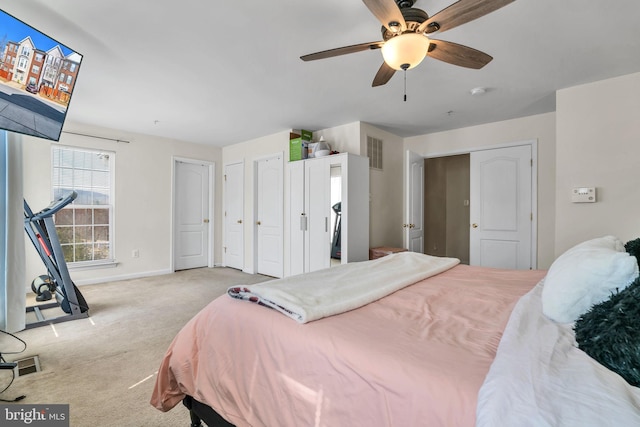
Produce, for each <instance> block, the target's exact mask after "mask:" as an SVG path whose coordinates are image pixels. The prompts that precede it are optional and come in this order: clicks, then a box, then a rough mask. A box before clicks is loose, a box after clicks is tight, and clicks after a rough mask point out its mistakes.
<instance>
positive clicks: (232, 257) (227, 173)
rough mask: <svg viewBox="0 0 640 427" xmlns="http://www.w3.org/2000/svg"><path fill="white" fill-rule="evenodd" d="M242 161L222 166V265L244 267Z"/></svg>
mask: <svg viewBox="0 0 640 427" xmlns="http://www.w3.org/2000/svg"><path fill="white" fill-rule="evenodd" d="M243 218H244V163H233V164H230V165H226V166H225V168H224V265H225V266H227V267H232V268H237V269H240V270H242V269H243V268H244V224H243V222H244V221H243Z"/></svg>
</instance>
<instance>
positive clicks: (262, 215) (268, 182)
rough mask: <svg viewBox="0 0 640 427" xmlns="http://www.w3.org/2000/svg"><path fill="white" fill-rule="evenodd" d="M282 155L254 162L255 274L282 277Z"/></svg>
mask: <svg viewBox="0 0 640 427" xmlns="http://www.w3.org/2000/svg"><path fill="white" fill-rule="evenodd" d="M282 182H283V177H282V157H281V156H276V157H271V158H269V159H263V160H260V161H258V176H257V191H258V194H257V198H258V206H257V211H258V220H257V221H256V227H257V252H258V273H259V274H265V275H267V276H273V277H282V274H283V270H284V265H283V236H282V234H283V233H282V230H283V224H282V223H283V215H284V212H283V206H282V204H283V194H282V193H283V184H282Z"/></svg>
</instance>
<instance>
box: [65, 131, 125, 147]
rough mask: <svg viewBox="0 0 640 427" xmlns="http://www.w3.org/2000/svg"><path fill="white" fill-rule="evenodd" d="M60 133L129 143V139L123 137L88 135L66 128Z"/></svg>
mask: <svg viewBox="0 0 640 427" xmlns="http://www.w3.org/2000/svg"><path fill="white" fill-rule="evenodd" d="M62 133H68V134H70V135H79V136H86V137H89V138H96V139H106V140H107V141H115V142H124V143H125V144H129V143H130V141H125V140H124V139H115V138H107V137H105V136H95V135H88V134H86V133H78V132H69V131H67V130H63V131H62Z"/></svg>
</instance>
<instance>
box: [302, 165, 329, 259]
mask: <svg viewBox="0 0 640 427" xmlns="http://www.w3.org/2000/svg"><path fill="white" fill-rule="evenodd" d="M330 185H331V177H330V165H329V162H328V161H327V160H326V159H315V160H309V161H306V162H305V195H306V201H305V212H306V213H307V216H308V223H307V224H308V225H307V229H308V231H307V242H306V246H307V249H308V250H307V251H305V267H306V268H305V271H307V272H310V271H316V270H321V269H323V268H328V267H329V266H330V262H331V237H330V236H331V232H330V219H331V218H330V210H331V206H330V204H331V200H330V190H331V188H330Z"/></svg>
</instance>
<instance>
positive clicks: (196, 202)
mask: <svg viewBox="0 0 640 427" xmlns="http://www.w3.org/2000/svg"><path fill="white" fill-rule="evenodd" d="M174 200H175V216H176V218H175V224H176V232H175V236H176V239H175V249H174V267H175V269H176V270H184V269H187V268H198V267H206V266H207V265H208V260H209V227H210V225H211V223H210V221H209V166H207V165H202V164H197V163H187V162H183V161H180V160H177V161H176V163H175V199H174Z"/></svg>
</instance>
